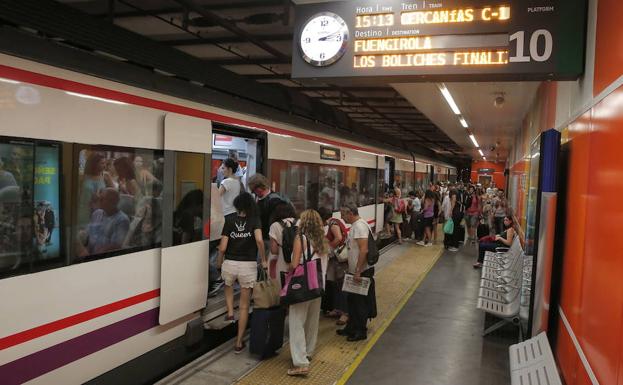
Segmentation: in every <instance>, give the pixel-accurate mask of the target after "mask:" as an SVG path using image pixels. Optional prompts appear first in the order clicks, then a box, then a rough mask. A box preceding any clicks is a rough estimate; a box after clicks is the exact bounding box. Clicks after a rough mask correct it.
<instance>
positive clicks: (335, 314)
mask: <svg viewBox="0 0 623 385" xmlns="http://www.w3.org/2000/svg"><path fill="white" fill-rule="evenodd" d="M318 213H319V214H320V218H321V219H322V221H323V223H324V224H325V233H326V237H327V241H328V242H329V262H328V266H327V285H326V290H325V296H326V302H327V303H329V304H330V305H331V306H330V307H329V308H330V311H329V312H328V313H327V316H328V317H331V318H339V319H338V320H337V321H336V322H335V323H336V325H340V326H342V325H346V323H347V322H348V306H347V305H346V293H344V292H343V291H342V284H343V283H344V274H346V271H347V270H348V261H343V262H340V261H339V260H338V257H337V253H340V252H341V251H342V250H343V249H344V247H346V238H347V236H348V230H347V229H346V224H345V223H344V221H342V220H341V219H339V218H334V217H333V212H331V210H328V209H325V208H322V207H321V208H320V209H319V210H318ZM346 252H347V251H346Z"/></svg>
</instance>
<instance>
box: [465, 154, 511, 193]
mask: <svg viewBox="0 0 623 385" xmlns="http://www.w3.org/2000/svg"><path fill="white" fill-rule="evenodd" d="M484 168H486V169H493V170H494V172H486V173H485V172H478V170H480V169H484ZM479 175H491V176H492V177H493V178H492V179H493V182H494V183H495V186H496V187H498V188H502V189H506V177H505V176H504V164H503V163H494V162H484V161H478V162H475V163H472V172H471V175H470V180H471V181H472V182H473V183H478V176H479Z"/></svg>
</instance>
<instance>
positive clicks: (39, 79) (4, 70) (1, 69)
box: [0, 65, 378, 154]
mask: <svg viewBox="0 0 623 385" xmlns="http://www.w3.org/2000/svg"><path fill="white" fill-rule="evenodd" d="M0 77H2V78H6V79H11V80H17V81H20V82H25V83H31V84H36V85H40V86H44V87H50V88H55V89H59V90H64V91H71V92H77V93H80V94H84V95H90V96H97V97H99V98H105V99H109V100H116V101H120V102H124V103H128V104H133V105H137V106H142V107H149V108H154V109H157V110H162V111H168V112H175V113H178V114H181V115H187V116H194V117H197V118H202V119H208V120H213V121H216V122H219V123H225V124H234V125H238V126H244V127H249V128H255V129H259V130H263V131H268V132H270V133H273V134H281V135H289V136H293V137H296V138H301V139H305V140H311V141H318V142H322V143H327V144H330V145H333V146H341V147H347V148H351V149H353V150H361V151H366V152H371V153H374V154H378V152H377V151H375V150H372V149H368V148H365V147H359V146H356V145H353V144H348V143H342V142H338V141H335V140H332V139H327V138H322V137H319V136H314V135H309V134H305V133H301V132H297V131H290V130H285V129H282V128H277V127H272V126H268V125H265V124H261V123H255V122H250V121H246V120H242V119H236V118H232V117H229V116H225V115H220V114H215V113H212V112H206V111H202V110H198V109H195V108H190V107H184V106H181V105H178V104H173V103H168V102H162V101H159V100H155V99H150V98H146V97H142V96H136V95H132V94H128V93H125V92H120V91H113V90H109V89H107V88H103V87H97V86H92V85H89V84H84V83H78V82H74V81H72V80H66V79H61V78H57V77H54V76H49V75H43V74H39V73H36V72H31V71H26V70H22V69H18V68H14V67H9V66H5V65H0ZM167 96H168V95H167Z"/></svg>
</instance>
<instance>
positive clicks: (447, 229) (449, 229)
mask: <svg viewBox="0 0 623 385" xmlns="http://www.w3.org/2000/svg"><path fill="white" fill-rule="evenodd" d="M443 232H444V233H446V234H454V221H453V220H452V219H451V218H450V219H448V220H447V221H446V223H445V224H444V225H443Z"/></svg>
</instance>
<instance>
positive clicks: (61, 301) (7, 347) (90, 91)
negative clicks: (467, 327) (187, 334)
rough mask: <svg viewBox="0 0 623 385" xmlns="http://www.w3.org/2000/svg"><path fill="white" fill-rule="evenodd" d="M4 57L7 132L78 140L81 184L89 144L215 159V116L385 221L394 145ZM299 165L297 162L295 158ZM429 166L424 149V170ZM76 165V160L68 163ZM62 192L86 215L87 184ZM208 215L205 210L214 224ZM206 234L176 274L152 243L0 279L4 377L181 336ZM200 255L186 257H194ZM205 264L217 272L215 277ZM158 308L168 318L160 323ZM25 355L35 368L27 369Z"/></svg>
mask: <svg viewBox="0 0 623 385" xmlns="http://www.w3.org/2000/svg"><path fill="white" fill-rule="evenodd" d="M0 60H2V63H3V65H2V66H0V80H3V81H0V95H4V101H3V102H2V103H0V124H1V125H2V127H3V128H2V132H1V135H3V136H5V137H12V138H31V139H36V140H45V141H53V142H67V143H68V144H75V145H76V146H78V147H75V146H73V147H70V148H69V149H68V150H63V152H62V156H63V157H65V156H67V157H69V158H71V159H70V160H71V161H73V162H74V163H73V164H72V163H71V161H68V162H67V164H66V165H63V164H60V165H59V166H58V167H59V169H61V170H62V172H63V175H64V176H65V177H66V178H65V179H72V181H71V182H72V183H73V185H72V186H73V187H72V188H74V187H75V186H76V183H77V182H76V181H73V178H75V176H76V175H77V174H78V171H77V169H76V167H78V166H77V165H78V164H81V166H79V167H84V165H83V163H80V162H84V159H83V154H82V152H81V151H87V152H88V151H90V150H89V149H90V147H88V145H93V148H95V150H96V151H105V152H107V153H108V154H112V155H111V156H113V155H114V154H116V153H119V152H123V151H126V149H143V150H153V151H160V152H162V151H164V150H171V151H177V152H191V153H199V154H202V155H205V156H206V158H205V159H207V160H209V157H210V153H211V151H212V146H213V142H212V140H211V136H212V135H211V134H212V133H211V130H212V123H214V122H218V123H220V124H227V125H230V126H232V127H241V128H244V129H251V130H255V131H258V132H267V133H269V135H267V138H268V139H267V143H266V145H267V154H268V159H266V161H268V163H269V164H270V166H269V169H270V170H271V173H273V175H271V176H269V177H270V178H271V180H272V182H273V183H277V184H279V183H280V181H281V180H283V181H284V184H287V185H289V186H290V185H291V186H293V187H292V188H293V190H292V191H293V195H292V196H293V197H294V198H297V195H296V194H297V193H298V192H300V191H301V190H302V191H307V190H305V189H306V188H308V185H309V183H308V182H309V181H305V180H303V181H302V182H301V181H299V182H297V183H293V182H292V183H290V182H291V179H290V178H291V177H292V174H291V173H290V174H278V172H277V170H278V166H280V165H285V166H284V169H285V170H291V169H295V168H297V167H298V169H297V170H303V169H305V167H308V168H309V169H310V170H312V169H313V170H312V171H313V172H314V173H316V174H314V175H315V176H316V178H318V179H317V180H320V181H322V180H328V179H327V178H332V179H331V182H328V183H335V185H334V186H332V187H331V188H333V189H335V190H336V191H339V187H343V186H346V187H352V189H351V195H352V196H353V198H352V199H354V200H355V201H356V202H357V204H358V206H359V210H360V214H361V216H362V218H364V219H365V220H367V221H368V223H370V224H371V225H374V226H375V227H376V231H377V232H378V231H380V230H381V229H382V227H383V215H384V210H383V204H382V203H381V200H380V195H382V192H383V191H382V190H383V188H382V186H381V183H382V172H383V171H384V168H385V162H384V155H385V154H386V153H387V151H386V150H382V149H374V148H371V147H369V146H367V145H361V144H359V143H357V142H354V141H350V140H345V139H343V138H340V137H339V135H335V136H331V135H324V134H323V135H320V134H318V133H316V132H312V131H309V130H304V129H300V128H298V127H293V126H291V125H288V124H283V123H280V122H275V121H272V120H270V119H265V118H259V117H257V116H249V115H244V114H240V113H237V112H235V111H227V110H223V109H220V108H217V107H213V106H207V105H205V104H201V103H197V102H194V101H189V100H184V99H180V98H176V97H172V96H168V95H163V94H160V93H157V92H154V91H150V90H143V89H139V88H136V87H132V86H127V85H124V84H120V83H116V82H114V81H110V80H104V79H100V78H96V77H93V76H90V75H85V74H80V73H76V72H73V71H68V70H65V69H62V68H56V67H51V66H48V65H43V64H39V63H36V62H32V61H28V60H24V59H20V58H16V57H11V56H7V55H0ZM170 128H172V129H170ZM85 145H87V146H85ZM98 146H99V147H98ZM102 146H116V147H114V148H113V147H111V148H100V147H102ZM323 146H324V147H329V150H331V148H333V149H336V148H337V149H339V150H340V153H339V157H336V158H335V159H321V147H323ZM83 148H85V149H84V150H81V149H83ZM127 151H130V150H127ZM327 154H328V155H331V154H330V152H329V153H327ZM394 155H395V156H396V157H399V158H401V159H408V158H409V157H411V155H410V154H408V153H396V154H394ZM59 157H60V155H59ZM163 159H166V157H163ZM154 161H155V157H154ZM288 162H290V163H288ZM423 162H425V160H423ZM206 164H207V163H206ZM289 164H290V165H292V164H294V166H295V167H288V165H289ZM399 164H401V165H402V166H400V167H403V166H404V167H407V168H408V167H411V170H413V167H414V165H413V161H408V160H406V161H404V164H403V162H402V160H401V162H399ZM422 164H423V163H419V161H418V160H417V159H416V164H415V168H416V170H417V169H418V167H420V166H421V165H422ZM72 165H73V166H74V169H69V168H68V167H71V166H72ZM165 167H166V166H165ZM312 171H310V172H312ZM288 172H290V171H288ZM207 175H209V173H208V174H207ZM299 175H302V174H299ZM340 178H341V179H340ZM67 182H68V181H67V180H65V181H59V182H58V183H59V186H60V187H59V189H64V188H65V187H66V185H65V183H67ZM175 183H176V184H175V186H165V189H166V188H170V189H172V190H171V191H173V193H175V192H176V191H178V190H180V189H181V190H183V189H185V188H186V189H188V188H190V187H188V186H191V187H192V184H190V183H188V181H184V180H181V181H180V180H176V182H175ZM205 186H207V188H206V189H205V190H204V191H205V195H204V202H209V201H210V197H209V193H208V191H210V189H209V181H206V184H205V185H204V187H205ZM196 187H201V186H196ZM325 187H326V186H325ZM317 188H318V189H319V190H318V192H314V191H312V192H309V191H307V192H306V193H304V195H305V196H307V198H304V197H303V198H304V199H303V198H302V199H303V200H302V201H301V202H304V203H305V202H307V200H305V199H312V200H313V199H319V198H318V197H319V196H320V195H321V194H322V188H321V186H317ZM277 190H278V191H280V189H277ZM353 191H355V193H353ZM280 192H282V191H280ZM170 193H171V192H170ZM283 193H286V194H287V191H284V192H283ZM71 194H73V195H71ZM61 195H62V196H61V198H60V200H61V201H62V202H63V204H62V206H65V207H64V208H63V210H66V212H67V215H65V213H63V215H65V217H66V218H65V220H64V222H67V223H68V218H69V217H70V216H71V218H76V217H77V215H78V214H79V213H76V211H78V210H79V209H77V208H76V207H75V205H76V203H75V202H76V201H78V200H77V199H76V198H77V194H76V193H63V194H61ZM343 196H344V195H342V197H343ZM72 197H73V198H74V200H72V199H71V198H72ZM310 197H311V198H310ZM329 198H330V199H329V202H328V203H329V204H330V207H332V208H333V211H334V213H335V214H334V215H336V216H339V205H340V202H341V198H340V197H339V196H338V195H334V196H330V197H329ZM165 199H169V198H167V197H165ZM175 199H176V200H179V199H177V198H175ZM175 204H179V202H177V201H176V202H175V203H171V207H170V208H171V209H172V208H173V207H174V206H175ZM301 207H302V206H301ZM163 215H165V216H166V215H169V216H171V215H172V214H171V212H166V213H164V214H163ZM169 221H171V219H170V218H169ZM207 222H208V221H207V219H206V220H205V221H204V224H205V223H207ZM67 223H65V226H66V228H63V227H59V229H58V231H59V232H61V233H63V234H64V236H63V237H64V238H65V239H64V240H63V242H64V243H65V245H66V247H65V249H64V250H63V251H66V250H69V247H68V246H67V245H69V244H70V243H69V242H71V241H73V240H75V239H74V238H76V237H77V235H76V234H75V232H74V230H73V228H69V227H67V226H68V225H67ZM206 244H207V241H203V242H196V243H191V244H189V245H186V246H187V248H190V249H193V250H195V251H194V252H193V255H194V256H195V257H196V258H191V259H192V260H193V261H192V263H190V264H187V265H185V266H183V268H176V266H175V263H174V261H169V262H173V263H165V268H166V269H167V272H169V273H171V274H166V277H165V276H164V275H163V270H162V269H161V267H162V264H163V260H162V253H163V251H162V250H163V249H161V248H160V246H153V248H151V249H148V250H143V251H135V252H127V253H125V254H121V255H116V256H112V257H108V258H104V259H98V260H94V261H88V262H83V263H76V264H71V263H70V262H74V261H72V257H73V254H72V255H71V256H70V255H67V256H60V257H59V258H61V259H64V261H65V262H64V264H65V265H67V266H62V267H54V268H50V269H49V270H44V271H40V272H35V273H26V274H23V275H16V276H12V277H8V278H4V279H0V295H1V296H2V298H9V300H6V301H2V302H0V314H10V316H9V317H1V318H0V378H3V379H9V383H21V382H24V381H31V383H81V382H85V381H87V380H89V379H91V378H94V377H96V376H98V375H100V374H102V373H105V372H107V371H109V370H112V369H114V368H115V367H117V366H119V365H122V364H124V363H126V362H128V361H130V360H132V359H133V358H136V357H138V356H140V355H142V354H145V353H147V352H149V351H150V350H153V349H156V348H157V347H159V346H161V345H163V344H165V343H167V342H169V341H171V340H173V339H175V338H177V337H180V336H181V335H183V334H184V331H185V327H186V323H187V322H188V321H189V320H190V319H192V318H195V317H197V316H198V312H197V310H199V309H200V307H201V306H202V303H200V302H202V301H205V296H204V297H202V296H201V294H200V292H201V291H205V290H204V288H203V286H204V285H207V283H208V279H207V271H205V270H206V268H207V259H208V253H207V252H206V251H207V245H206ZM71 247H73V245H72V246H71ZM197 248H199V249H201V251H197V250H196V249H197ZM171 249H173V250H175V249H176V247H173V248H171ZM179 250H181V248H179ZM176 254H177V253H176ZM173 258H179V255H176V256H173ZM75 261H78V262H79V261H81V260H77V259H76V260H75ZM189 261H190V259H186V260H185V263H188V262H189ZM181 270H184V271H185V274H186V275H185V277H187V276H188V274H192V273H193V272H194V273H195V276H194V278H193V280H191V281H190V282H188V281H185V280H184V278H181V277H182V276H180V275H176V274H177V273H180V271H181ZM201 274H205V275H206V279H205V281H204V282H201V279H200V276H201ZM161 290H165V291H166V293H163V292H161ZM198 293H199V294H198ZM161 295H162V296H163V298H164V297H166V298H167V302H168V303H169V304H172V303H174V302H175V299H179V301H180V302H183V304H181V305H180V306H177V305H175V304H172V305H171V306H170V307H169V308H168V309H170V313H169V312H168V314H167V315H166V316H165V317H163V315H162V314H160V305H161ZM203 303H205V302H203ZM159 318H160V323H166V325H158V323H159V322H158V321H159ZM85 346H86V348H85ZM50 357H53V359H50ZM26 365H27V366H28V368H31V367H32V368H35V370H34V371H29V370H26V369H25V368H26Z"/></svg>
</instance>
